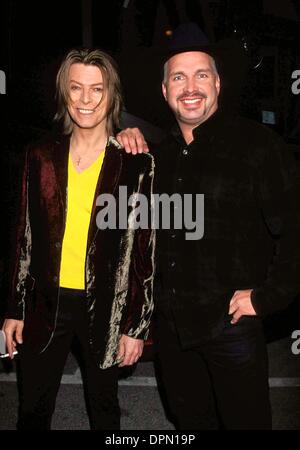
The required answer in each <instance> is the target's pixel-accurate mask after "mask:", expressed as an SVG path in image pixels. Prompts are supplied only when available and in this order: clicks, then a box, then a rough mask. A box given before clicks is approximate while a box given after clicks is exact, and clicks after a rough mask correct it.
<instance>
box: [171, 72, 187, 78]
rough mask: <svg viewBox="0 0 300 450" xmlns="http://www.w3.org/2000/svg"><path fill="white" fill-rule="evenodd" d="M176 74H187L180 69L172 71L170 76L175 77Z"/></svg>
mask: <svg viewBox="0 0 300 450" xmlns="http://www.w3.org/2000/svg"><path fill="white" fill-rule="evenodd" d="M174 75H185V73H184V72H182V71H181V72H180V71H179V72H171V73H170V75H169V76H170V77H173V76H174Z"/></svg>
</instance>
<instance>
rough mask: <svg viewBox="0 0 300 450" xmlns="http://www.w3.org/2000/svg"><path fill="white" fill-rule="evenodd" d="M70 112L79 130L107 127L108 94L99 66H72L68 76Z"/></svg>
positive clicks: (78, 64)
mask: <svg viewBox="0 0 300 450" xmlns="http://www.w3.org/2000/svg"><path fill="white" fill-rule="evenodd" d="M68 90H69V101H68V111H69V114H70V116H71V118H72V120H73V122H74V125H75V126H78V127H79V128H90V129H91V128H96V127H99V126H101V127H105V126H106V121H107V94H106V89H105V86H104V81H103V76H102V73H101V70H100V69H99V67H97V66H93V65H84V64H81V63H76V64H72V65H71V67H70V70H69V76H68Z"/></svg>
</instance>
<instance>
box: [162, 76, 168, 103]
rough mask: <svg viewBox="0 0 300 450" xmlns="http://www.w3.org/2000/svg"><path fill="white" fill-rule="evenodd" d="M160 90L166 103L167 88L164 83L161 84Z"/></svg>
mask: <svg viewBox="0 0 300 450" xmlns="http://www.w3.org/2000/svg"><path fill="white" fill-rule="evenodd" d="M161 90H162V93H163V96H164V98H165V100H166V101H167V87H166V84H165V83H164V81H163V82H162V83H161Z"/></svg>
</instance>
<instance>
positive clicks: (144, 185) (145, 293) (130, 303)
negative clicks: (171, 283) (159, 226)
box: [121, 155, 155, 339]
mask: <svg viewBox="0 0 300 450" xmlns="http://www.w3.org/2000/svg"><path fill="white" fill-rule="evenodd" d="M147 162H148V167H147V170H146V171H145V173H144V176H143V180H142V182H141V184H140V190H139V193H140V194H143V195H144V196H145V197H146V198H147V200H148V202H147V204H148V217H149V219H150V220H149V221H148V225H149V226H148V228H145V229H142V228H138V229H136V230H135V236H134V242H133V251H132V258H131V265H130V269H129V270H130V272H129V290H128V295H127V300H126V308H125V312H124V314H123V318H122V322H121V333H122V334H126V335H128V336H131V337H133V338H136V339H147V337H148V334H149V326H150V320H151V316H152V312H153V308H154V304H153V279H154V250H155V230H154V226H153V223H154V221H153V219H152V220H151V217H153V216H152V212H153V209H152V203H151V202H152V192H153V191H152V190H153V178H154V160H153V157H152V156H150V155H147Z"/></svg>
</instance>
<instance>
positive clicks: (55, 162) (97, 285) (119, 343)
mask: <svg viewBox="0 0 300 450" xmlns="http://www.w3.org/2000/svg"><path fill="white" fill-rule="evenodd" d="M57 100H58V110H57V114H56V119H57V120H60V121H62V122H63V128H64V135H65V136H63V138H62V139H59V140H57V141H53V142H47V143H43V144H39V145H34V146H31V147H30V148H29V149H28V150H27V152H26V157H25V164H24V171H23V180H22V189H21V199H20V207H19V215H18V224H17V229H16V233H15V242H14V245H13V249H12V255H13V256H12V260H13V261H14V263H13V265H12V268H11V273H10V280H9V281H10V294H9V299H8V310H7V312H6V320H5V322H4V325H3V330H4V332H5V335H6V342H7V351H8V353H9V355H10V357H11V358H13V354H14V352H15V351H16V350H17V351H18V353H19V363H20V380H19V381H20V407H19V418H18V425H17V427H18V429H19V430H33V429H36V430H46V429H50V426H51V418H52V414H53V412H54V408H55V400H56V395H57V392H58V389H59V385H60V380H61V376H62V373H63V368H64V365H65V361H66V358H67V355H68V353H69V350H70V346H71V343H72V341H73V340H74V339H76V340H77V343H78V345H79V350H80V357H81V361H82V373H83V376H84V381H86V398H87V403H88V404H87V407H88V413H89V419H90V424H91V428H92V429H96V430H100V429H119V428H120V410H119V404H118V397H117V383H118V365H119V366H124V365H132V364H134V363H135V362H136V361H137V360H138V359H139V357H140V356H141V354H142V350H143V341H144V339H146V338H147V336H148V327H149V322H150V318H151V314H152V309H153V303H152V282H153V251H154V234H153V231H152V229H151V227H150V226H149V228H147V229H146V228H144V229H139V228H134V229H133V228H132V227H130V226H129V225H128V226H127V227H123V228H121V227H119V228H118V227H115V226H110V227H106V228H105V227H103V228H100V229H99V226H98V228H97V225H98V220H97V216H98V214H97V211H99V208H97V206H98V205H100V204H101V202H99V201H98V199H99V196H101V194H105V195H107V194H108V195H110V196H112V197H114V198H117V197H118V195H119V194H118V188H120V187H122V186H125V187H126V189H127V193H128V196H130V195H132V194H135V195H136V194H143V195H145V196H146V198H150V195H151V189H152V179H153V159H152V157H149V156H148V155H143V156H141V157H140V158H138V159H135V158H133V157H132V156H130V155H127V154H126V153H125V152H123V151H122V150H121V149H120V146H119V145H118V143H117V142H116V141H115V139H114V138H113V133H114V131H115V129H116V128H117V127H118V119H119V114H120V110H121V105H122V98H121V90H120V81H119V77H118V73H117V71H116V68H115V63H114V61H113V60H112V59H111V58H110V57H109V55H107V54H105V53H104V52H102V51H100V50H71V51H70V52H69V53H68V55H67V56H66V58H65V59H64V61H63V63H62V65H61V67H60V69H59V72H58V75H57ZM116 205H117V204H116ZM102 206H104V205H102ZM116 208H117V210H116V211H115V214H116V216H118V214H119V215H120V210H119V208H121V207H120V206H116ZM134 209H135V205H134V204H133V205H132V211H134ZM132 211H131V212H132ZM96 223H97V224H96ZM128 223H129V222H128V221H127V224H128Z"/></svg>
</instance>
